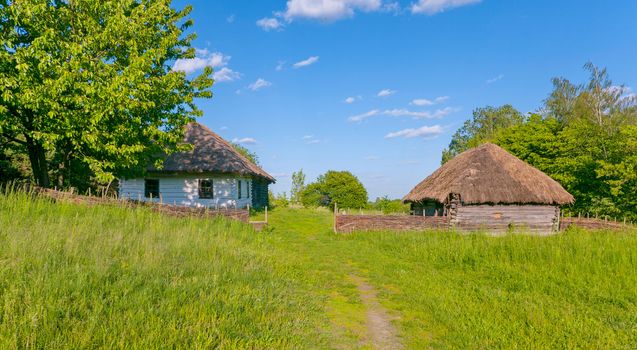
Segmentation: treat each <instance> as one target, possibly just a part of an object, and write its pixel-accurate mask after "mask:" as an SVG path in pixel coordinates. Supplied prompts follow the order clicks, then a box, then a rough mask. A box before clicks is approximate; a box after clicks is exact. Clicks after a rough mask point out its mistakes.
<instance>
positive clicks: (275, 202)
mask: <svg viewBox="0 0 637 350" xmlns="http://www.w3.org/2000/svg"><path fill="white" fill-rule="evenodd" d="M268 196H269V198H270V206H271V207H272V209H274V208H287V207H288V206H290V201H289V200H288V196H287V193H285V192H282V193H279V194H277V195H275V194H274V193H272V191H269V192H268Z"/></svg>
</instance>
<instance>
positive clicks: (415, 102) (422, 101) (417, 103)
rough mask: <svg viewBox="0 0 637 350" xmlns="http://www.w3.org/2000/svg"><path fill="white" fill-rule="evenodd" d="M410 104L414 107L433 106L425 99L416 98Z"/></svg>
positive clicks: (431, 102) (432, 102)
mask: <svg viewBox="0 0 637 350" xmlns="http://www.w3.org/2000/svg"><path fill="white" fill-rule="evenodd" d="M411 104H412V105H415V106H433V104H434V101H431V100H428V99H426V98H417V99H415V100H413V101H411Z"/></svg>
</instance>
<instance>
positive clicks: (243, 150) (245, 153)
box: [232, 143, 260, 165]
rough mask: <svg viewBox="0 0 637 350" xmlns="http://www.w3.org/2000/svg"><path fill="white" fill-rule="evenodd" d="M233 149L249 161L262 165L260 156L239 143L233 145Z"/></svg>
mask: <svg viewBox="0 0 637 350" xmlns="http://www.w3.org/2000/svg"><path fill="white" fill-rule="evenodd" d="M232 147H234V149H235V150H236V151H237V152H239V154H241V155H242V156H244V157H246V158H247V159H248V160H249V161H251V162H252V163H254V164H255V165H260V164H259V156H258V155H257V154H256V153H255V152H252V151H250V150H249V149H247V148H245V147H243V146H241V145H240V144H238V143H232Z"/></svg>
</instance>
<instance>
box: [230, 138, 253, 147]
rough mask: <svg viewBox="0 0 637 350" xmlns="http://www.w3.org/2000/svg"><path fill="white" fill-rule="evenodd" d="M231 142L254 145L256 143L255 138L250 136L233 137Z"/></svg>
mask: <svg viewBox="0 0 637 350" xmlns="http://www.w3.org/2000/svg"><path fill="white" fill-rule="evenodd" d="M232 143H238V144H240V145H254V144H255V143H257V140H255V139H253V138H252V137H244V138H240V139H239V138H234V139H232Z"/></svg>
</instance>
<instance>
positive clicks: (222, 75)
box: [212, 67, 241, 83]
mask: <svg viewBox="0 0 637 350" xmlns="http://www.w3.org/2000/svg"><path fill="white" fill-rule="evenodd" d="M212 77H213V78H214V79H215V81H216V82H218V83H222V82H226V81H235V80H238V79H241V73H239V72H236V71H233V70H232V69H230V68H228V67H223V68H221V69H220V70H218V71H216V72H215V73H214V74H213V75H212Z"/></svg>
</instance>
